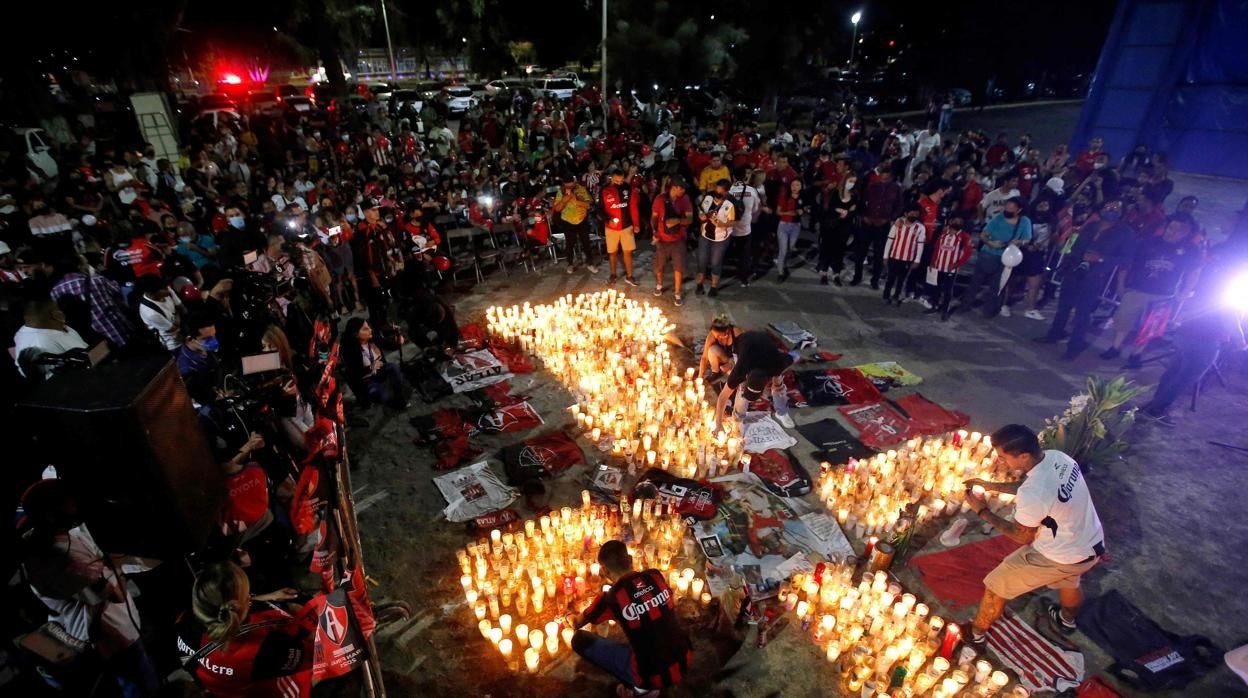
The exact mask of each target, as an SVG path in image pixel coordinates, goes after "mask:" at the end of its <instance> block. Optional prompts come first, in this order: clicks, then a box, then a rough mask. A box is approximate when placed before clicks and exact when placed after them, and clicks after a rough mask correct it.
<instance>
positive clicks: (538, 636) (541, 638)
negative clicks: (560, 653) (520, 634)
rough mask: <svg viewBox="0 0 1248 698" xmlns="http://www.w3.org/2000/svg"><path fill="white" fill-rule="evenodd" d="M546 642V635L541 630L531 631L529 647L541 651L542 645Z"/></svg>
mask: <svg viewBox="0 0 1248 698" xmlns="http://www.w3.org/2000/svg"><path fill="white" fill-rule="evenodd" d="M545 642H546V636H545V635H543V634H542V631H540V630H533V631H531V632H530V633H529V647H532V648H533V649H535V650H537V651H539V652H540V651H541V649H542V645H543V644H544V643H545Z"/></svg>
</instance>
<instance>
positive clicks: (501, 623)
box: [498, 613, 511, 635]
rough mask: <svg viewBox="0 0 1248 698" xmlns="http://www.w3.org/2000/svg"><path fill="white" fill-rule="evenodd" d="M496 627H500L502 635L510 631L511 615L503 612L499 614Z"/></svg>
mask: <svg viewBox="0 0 1248 698" xmlns="http://www.w3.org/2000/svg"><path fill="white" fill-rule="evenodd" d="M498 627H500V628H502V630H503V634H504V635H506V634H508V633H510V632H511V615H510V614H507V613H504V614H503V615H501V616H499V617H498Z"/></svg>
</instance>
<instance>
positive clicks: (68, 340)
mask: <svg viewBox="0 0 1248 698" xmlns="http://www.w3.org/2000/svg"><path fill="white" fill-rule="evenodd" d="M22 317H23V322H24V324H23V325H22V326H21V327H20V328H19V329H18V330H17V334H15V335H14V336H13V354H14V356H16V357H17V371H18V373H20V374H22V375H23V376H25V377H26V378H29V379H32V380H36V379H37V380H47V379H48V378H50V377H51V376H52V375H53V374H54V373H55V372H56V370H55V366H53V365H51V364H49V363H48V362H46V360H42V359H41V357H45V356H46V355H53V356H60V355H63V354H66V353H68V352H72V351H86V349H87V343H86V342H84V341H82V337H80V336H79V335H78V333H77V332H75V331H74V329H73V328H72V327H70V326H69V325H67V324H66V323H65V313H63V312H61V309H60V308H59V307H57V305H56V301H54V300H52V299H51V298H46V297H42V298H36V299H34V300H31V301H28V302H27V303H26V308H25V311H24V312H23V314H22Z"/></svg>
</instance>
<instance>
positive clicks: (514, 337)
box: [486, 289, 744, 477]
mask: <svg viewBox="0 0 1248 698" xmlns="http://www.w3.org/2000/svg"><path fill="white" fill-rule="evenodd" d="M486 319H487V323H488V328H489V332H490V334H491V335H492V336H494V337H496V338H499V339H501V340H503V341H508V342H514V343H517V344H519V346H520V347H521V348H522V349H523V350H525V351H527V352H529V353H531V354H533V355H535V356H537V357H538V358H540V359H541V360H542V362H543V364H544V367H545V368H546V370H548V371H550V372H551V374H553V375H554V376H555V377H556V378H557V379H558V380H559V381H560V382H561V383H562V384H563V385H564V386H565V387H567V388H568V390H569V391H571V392H572V394H573V396H574V398H575V399H576V403H575V404H574V405H572V407H571V409H570V411H571V413H572V416H573V418H574V419H575V420H576V423H577V426H578V427H579V428H580V429H582V430H583V431H584V435H585V437H586V438H588V439H591V440H592V441H593V442H594V444H595V445H596V446H597V447H598V448H599V449H600V450H602V451H603V452H605V453H608V454H609V455H610V457H611V459H613V460H615V461H616V462H617V464H618V465H629V466H630V467H634V468H645V467H660V468H663V469H665V470H669V471H672V472H674V473H676V474H677V475H681V476H684V477H705V476H714V475H720V474H723V473H722V470H723V464H724V461H727V462H728V464H729V466H730V467H731V466H732V465H733V464H735V463H736V462H737V459H738V457H739V456H740V455H741V452H742V450H743V446H744V442H743V439H742V438H741V434H740V433H739V428H738V427H737V425H736V424H735V423H734V422H732V421H731V420H728V421H726V422H725V423H724V425H723V426H722V428H721V430H719V431H716V430H715V428H714V425H715V417H714V408H713V406H712V405H710V404H708V401H707V400H706V399H704V395H705V387H704V386H703V384H702V379H701V377H697V376H695V375H694V373H695V370H694V369H692V368H689V369H687V370H686V371H684V372H683V373H681V372H680V371H679V369H678V368H677V367H676V366H675V365H674V364H673V360H672V355H671V352H670V351H669V348H668V345H667V344H666V342H665V341H664V339H665V337H666V336H667V334H668V333H669V332H670V331H671V330H672V329H673V327H674V326H673V325H671V324H670V323H669V322H668V320H667V317H666V316H664V314H663V312H662V310H660V309H659V308H656V307H653V306H651V305H650V304H649V303H639V302H637V301H635V300H632V299H629V298H627V297H625V296H624V294H622V293H618V292H617V291H615V290H614V289H611V290H608V291H604V292H600V293H592V294H583V295H577V296H573V295H567V296H563V297H561V298H560V299H558V300H557V301H556V302H554V303H551V304H546V305H530V304H529V303H525V304H523V305H522V306H511V307H508V308H502V307H491V308H489V309H487V310H486Z"/></svg>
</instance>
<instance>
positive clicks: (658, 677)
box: [585, 569, 691, 688]
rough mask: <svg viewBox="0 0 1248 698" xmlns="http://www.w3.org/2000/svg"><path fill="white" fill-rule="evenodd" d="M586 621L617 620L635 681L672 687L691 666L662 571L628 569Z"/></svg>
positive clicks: (596, 603)
mask: <svg viewBox="0 0 1248 698" xmlns="http://www.w3.org/2000/svg"><path fill="white" fill-rule="evenodd" d="M585 620H587V621H588V622H590V623H604V622H606V621H607V620H614V621H615V622H616V623H618V624H619V625H620V627H621V628H623V629H624V634H625V635H626V636H627V637H628V644H629V645H630V646H631V647H632V649H633V676H634V678H635V679H636V685H638V686H643V687H646V688H663V687H665V686H674V685H676V684H678V683H680V682H681V680H682V679H684V675H685V670H686V669H687V668H688V666H689V660H690V657H691V645H690V644H689V636H688V635H686V634H685V630H684V628H682V627H680V621H679V620H678V619H677V617H676V594H675V593H674V592H673V591H672V590H671V588H670V587H669V586H668V585H667V580H666V579H664V578H663V573H662V572H659V571H658V570H653V569H651V570H646V571H644V572H629V573H628V574H626V575H624V576H623V577H620V578H619V579H618V580H616V582H615V584H612V585H611V589H610V590H608V591H607V592H605V593H603V594H602V596H599V597H598V598H597V600H595V601H594V603H593V604H592V605H591V606H590V607H589V608H588V609H587V610H586V611H585Z"/></svg>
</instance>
